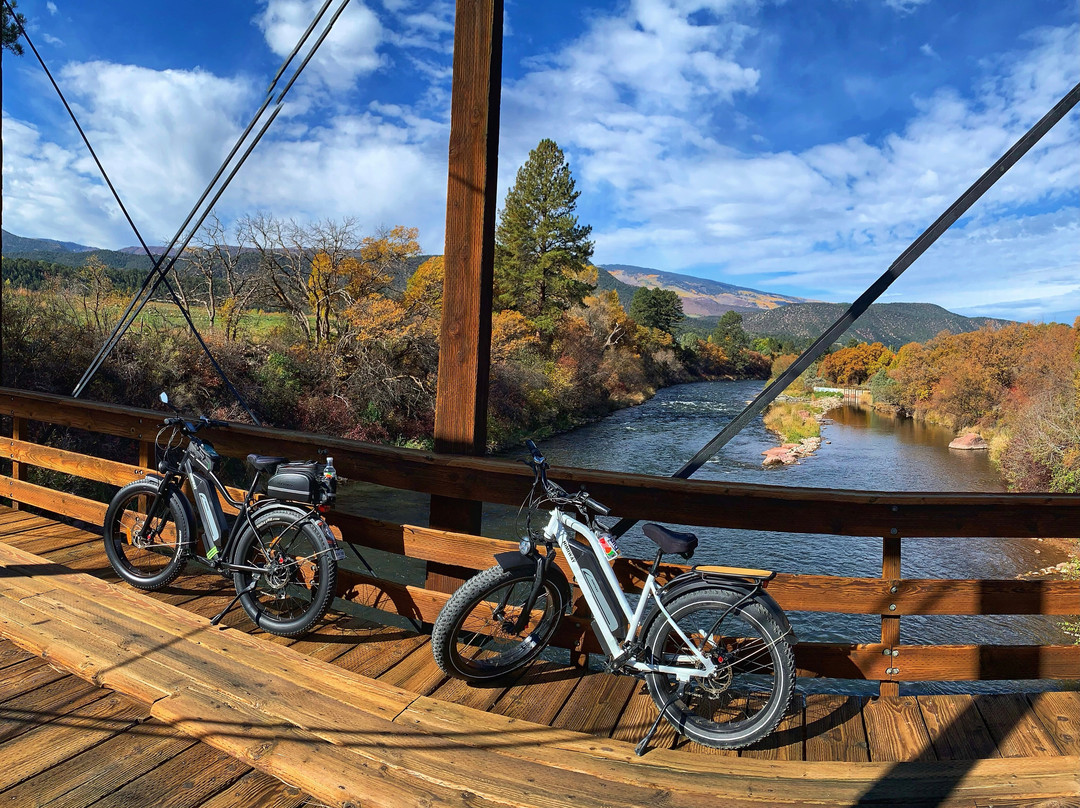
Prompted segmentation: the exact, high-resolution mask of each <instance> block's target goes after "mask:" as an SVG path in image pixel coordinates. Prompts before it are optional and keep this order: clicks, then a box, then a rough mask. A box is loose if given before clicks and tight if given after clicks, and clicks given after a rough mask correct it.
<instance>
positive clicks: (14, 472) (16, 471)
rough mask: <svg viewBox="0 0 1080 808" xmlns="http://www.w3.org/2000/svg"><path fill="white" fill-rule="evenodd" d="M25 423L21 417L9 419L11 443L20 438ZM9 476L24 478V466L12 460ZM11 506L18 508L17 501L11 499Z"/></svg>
mask: <svg viewBox="0 0 1080 808" xmlns="http://www.w3.org/2000/svg"><path fill="white" fill-rule="evenodd" d="M24 427H25V424H24V423H23V419H22V418H17V417H12V419H11V443H16V442H17V441H19V440H20V439H21V438H22V433H23V429H24ZM11 476H12V478H13V479H15V480H25V479H26V467H25V466H23V464H22V463H18V462H13V463H12V464H11ZM11 507H12V509H13V510H16V511H17V510H19V503H18V502H17V501H15V500H12V501H11Z"/></svg>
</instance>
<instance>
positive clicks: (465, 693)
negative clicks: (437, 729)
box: [431, 674, 520, 711]
mask: <svg viewBox="0 0 1080 808" xmlns="http://www.w3.org/2000/svg"><path fill="white" fill-rule="evenodd" d="M519 675H520V674H519ZM515 681H517V676H514V677H511V678H510V679H509V681H507V682H500V683H497V684H490V683H478V684H471V683H469V682H465V681H462V680H461V679H447V680H446V681H445V682H443V683H442V684H441V685H439V686H438V687H437V688H436V689H435V690H434V691H433V692H432V693H431V696H432V698H435V699H438V700H439V701H449V702H452V703H454V704H460V705H461V706H462V707H469V708H471V709H473V710H481V711H487V710H490V709H491V708H492V707H493V706H494V705H495V702H497V701H498V700H499V699H500V698H502V696H503V694H504V693H506V691H507V690H508V689H509V687H510V686H511V685H512V684H513V683H514V682H515Z"/></svg>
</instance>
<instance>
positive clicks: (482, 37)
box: [427, 0, 503, 591]
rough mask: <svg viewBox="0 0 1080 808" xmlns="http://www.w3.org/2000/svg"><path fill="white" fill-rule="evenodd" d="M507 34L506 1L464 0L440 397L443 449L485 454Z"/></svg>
mask: <svg viewBox="0 0 1080 808" xmlns="http://www.w3.org/2000/svg"><path fill="white" fill-rule="evenodd" d="M502 33H503V0H458V2H457V11H456V16H455V20H454V72H453V79H452V95H451V101H450V107H451V108H450V153H449V166H448V171H447V174H448V179H447V192H446V244H445V248H444V252H445V256H444V259H443V277H444V280H443V310H442V324H441V327H440V333H439V377H438V389H437V393H436V398H435V436H434V437H435V450H436V451H437V452H447V453H453V454H466V455H482V454H483V453H484V451H485V449H486V444H487V404H488V379H489V373H490V357H491V301H492V283H493V278H494V266H495V217H496V209H497V200H496V195H495V194H496V184H497V181H498V157H499V101H500V95H501V91H502ZM481 506H482V503H480V502H471V501H467V500H461V499H456V498H453V497H447V496H432V498H431V520H430V523H431V526H432V527H436V528H441V529H444V530H454V531H458V532H461V533H474V534H479V533H480V521H481ZM461 574H462V573H461V571H460V570H458V569H457V568H454V567H446V566H445V565H430V566H429V570H428V584H427V585H428V588H434V589H439V590H442V591H453V590H454V589H456V588H457V583H458V581H460V576H461Z"/></svg>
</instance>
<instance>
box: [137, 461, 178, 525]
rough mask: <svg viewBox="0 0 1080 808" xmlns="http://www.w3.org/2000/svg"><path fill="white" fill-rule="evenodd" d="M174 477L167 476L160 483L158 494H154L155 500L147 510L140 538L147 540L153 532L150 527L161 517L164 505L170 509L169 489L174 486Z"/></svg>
mask: <svg viewBox="0 0 1080 808" xmlns="http://www.w3.org/2000/svg"><path fill="white" fill-rule="evenodd" d="M172 482H173V477H172V475H165V476H164V477H162V478H161V481H160V482H159V483H158V490H157V493H156V494H154V498H153V499H152V500H151V501H150V504H149V505H148V506H147V508H146V521H144V522H143V525H142V527H141V528H140V529H139V538H140V539H143V540H145V539H146V538H147V536H148V534H149V533H150V532H151V529H150V526H151V525H152V524H153V523H154V520H155V519H157V517H158V516H159V515H160V512H161V508H162V503H165V507H166V508H167V507H168V503H166V500H167V499H168V493H167V492H168V489H169V486H170V485H172Z"/></svg>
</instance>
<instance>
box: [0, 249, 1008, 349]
mask: <svg viewBox="0 0 1080 808" xmlns="http://www.w3.org/2000/svg"><path fill="white" fill-rule="evenodd" d="M151 249H154V248H151ZM163 249H164V248H157V250H158V252H160V251H162V250H163ZM2 250H3V254H4V255H5V256H7V257H12V258H30V259H33V260H38V261H45V262H51V263H55V264H61V265H65V266H71V267H77V266H81V265H82V264H83V263H84V262H85V261H86V259H87V258H88V257H89V256H91V255H93V256H95V257H96V258H98V259H99V260H101V261H102V263H104V264H105V265H106V266H108V267H111V268H113V269H118V270H127V271H131V270H144V271H149V269H150V266H151V263H150V259H149V258H148V257H147V256H146V255H145V254H144V253H143V252H142V251H141V249H140V250H138V251H135V249H134V248H130V247H129V248H125V249H123V250H103V249H98V248H94V247H89V246H87V245H83V244H77V243H75V242H65V241H58V240H55V239H31V238H24V237H22V236H17V235H15V234H13V233H9V232H8V231H7V230H3V231H2ZM431 257H434V256H432V255H431V254H424V255H420V256H414V257H413V258H410V259H409V260H407V261H406V262H404V264H403V265H402V266H401V267H399V268H398V271H397V272H394V273H392V275H393V277H392V278H391V286H392V287H393V288H394V289H396V290H397V291H399V292H401V291H403V290H404V289H405V284H406V282H407V280H408V278H409V277H410V276H411V275H412V273H413V272H415V271H416V268H417V267H418V266H419V265H420V264H421V263H423V261H425V260H427V259H428V258H431ZM597 269H598V273H597V289H600V290H610V289H614V290H615V291H616V292H617V294H618V296H619V302H620V303H621V304H622V306H623V308H625V309H629V308H630V301H631V300H632V299H633V296H634V292H635V291H636V290H637V289H638V288H640V287H643V286H644V287H652V288H661V289H671V290H673V291H675V292H676V294H678V295H679V298H680V300H681V301H682V303H683V311H684V312H686V314H687V315H688V319H687V321H686V322H685V326H686V328H687V330H691V331H695V332H698V333H700V334H707V333H708V332H710V331H711V330H712V329H713V328H714V327H715V324H716V322H717V321H718V320H719V318H720V315H722V314H723V313H724V312H727V311H736V312H738V313H739V314H741V315H742V317H743V328H744V330H746V331H747V333H750V334H752V335H754V336H761V337H767V336H771V337H778V338H796V339H814V338H816V337H818V336H819V335H820V334H821V333H823V332H824V331H825V330H826V329H827V328H828V327H829V326H831V325H832V324H833V323H834V322H836V320H838V319H839V318H840V316H841V315H842V314H843V313H844V312H845V311H846V310H847V304H844V303H825V302H821V301H812V300H807V299H805V298H798V297H793V296H790V295H780V294H775V293H772V292H765V291H762V290H759V289H751V288H747V287H741V286H735V285H733V284H730V283H724V282H723V281H715V280H709V279H706V278H696V277H693V276H691V275H682V274H679V273H676V272H667V271H664V270H659V269H653V268H649V267H639V266H633V265H630V264H600V265H598V266H597ZM1009 322H1011V321H1010V320H1001V319H995V318H990V317H965V316H964V315H961V314H956V313H955V312H951V311H948V310H947V309H945V308H942V307H941V306H937V305H935V304H933V303H875V304H874V305H872V306H871V307H870V309H869V310H868V311H867V312H866V313H865V314H863V316H862V317H860V318H859V319H858V320H857V321H856V322H855V323H854V324H853V325H852V326H851V327H850V328H849V329H848V330H847V331H845V332H844V334H843V335H842V336H841V337H840V339H838V340H837V341H838V342H841V343H842V342H846V341H847V340H848V339H850V338H852V337H854V338H856V339H859V340H863V341H866V342H881V343H884V344H886V345H890V346H893V347H899V345H903V344H905V343H908V342H925V341H927V340H929V339H932V338H933V337H935V336H937V334H938V333H940V332H941V331H951V332H952V333H964V332H967V331H974V330H977V329H979V328H982V327H983V326H984V325H987V324H991V325H996V326H1000V325H1004V324H1006V323H1009Z"/></svg>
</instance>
